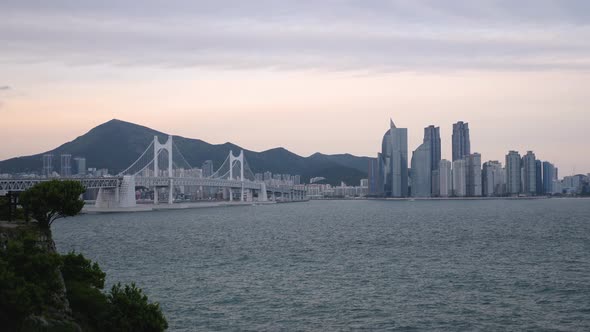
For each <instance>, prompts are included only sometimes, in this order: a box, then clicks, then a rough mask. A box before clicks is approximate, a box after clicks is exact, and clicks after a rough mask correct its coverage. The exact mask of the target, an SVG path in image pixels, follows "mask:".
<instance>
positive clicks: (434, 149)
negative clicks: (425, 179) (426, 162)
mask: <svg viewBox="0 0 590 332" xmlns="http://www.w3.org/2000/svg"><path fill="white" fill-rule="evenodd" d="M427 141H428V142H429V143H430V165H431V166H430V169H431V170H432V174H431V176H432V179H431V181H430V183H431V187H432V188H431V196H438V195H439V192H440V190H439V181H440V179H439V171H438V169H439V164H440V159H441V144H440V128H439V127H435V126H433V125H430V126H428V127H426V128H424V142H427Z"/></svg>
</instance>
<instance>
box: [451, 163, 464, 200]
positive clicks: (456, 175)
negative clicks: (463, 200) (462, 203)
mask: <svg viewBox="0 0 590 332" xmlns="http://www.w3.org/2000/svg"><path fill="white" fill-rule="evenodd" d="M465 164H466V163H465V159H457V160H455V161H453V196H456V197H465V196H466V195H467V170H466V167H465V166H466V165H465Z"/></svg>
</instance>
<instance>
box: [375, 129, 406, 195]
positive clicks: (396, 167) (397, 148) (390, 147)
mask: <svg viewBox="0 0 590 332" xmlns="http://www.w3.org/2000/svg"><path fill="white" fill-rule="evenodd" d="M389 127H390V128H389V130H388V131H387V132H386V133H385V134H384V135H383V140H382V141H381V156H380V159H381V161H380V162H381V163H382V164H383V166H384V173H383V174H384V181H383V182H384V183H383V184H384V186H383V187H384V192H385V195H386V196H390V197H407V196H408V129H406V128H397V127H396V126H395V124H394V123H393V120H390V125H389Z"/></svg>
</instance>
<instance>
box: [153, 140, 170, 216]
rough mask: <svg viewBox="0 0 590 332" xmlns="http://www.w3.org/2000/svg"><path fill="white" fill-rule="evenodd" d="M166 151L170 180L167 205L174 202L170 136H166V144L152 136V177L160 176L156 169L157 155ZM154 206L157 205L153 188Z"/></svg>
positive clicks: (155, 190)
mask: <svg viewBox="0 0 590 332" xmlns="http://www.w3.org/2000/svg"><path fill="white" fill-rule="evenodd" d="M162 150H166V152H168V178H169V179H170V185H169V188H168V189H169V190H168V204H172V203H173V202H174V197H173V189H174V187H173V183H172V175H173V174H172V136H168V140H167V141H166V143H164V144H162V143H160V140H159V139H158V136H154V176H155V177H159V176H160V169H159V168H158V153H160V151H162ZM154 204H158V188H157V187H154Z"/></svg>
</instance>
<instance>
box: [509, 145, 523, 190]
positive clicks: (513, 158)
mask: <svg viewBox="0 0 590 332" xmlns="http://www.w3.org/2000/svg"><path fill="white" fill-rule="evenodd" d="M520 164H521V160H520V154H519V153H518V151H509V152H508V154H507V155H506V193H507V194H509V195H518V194H519V193H520V188H521V182H520V177H521V174H520Z"/></svg>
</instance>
